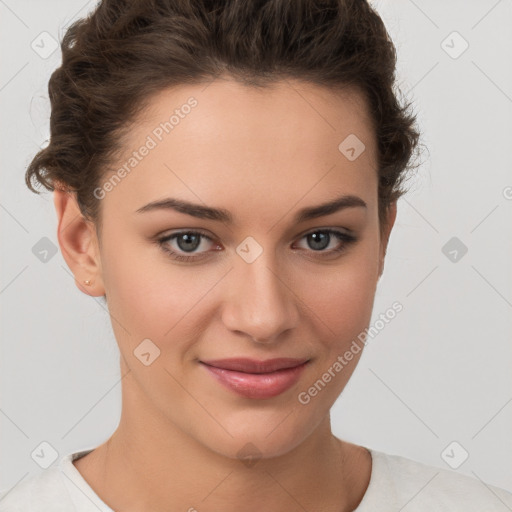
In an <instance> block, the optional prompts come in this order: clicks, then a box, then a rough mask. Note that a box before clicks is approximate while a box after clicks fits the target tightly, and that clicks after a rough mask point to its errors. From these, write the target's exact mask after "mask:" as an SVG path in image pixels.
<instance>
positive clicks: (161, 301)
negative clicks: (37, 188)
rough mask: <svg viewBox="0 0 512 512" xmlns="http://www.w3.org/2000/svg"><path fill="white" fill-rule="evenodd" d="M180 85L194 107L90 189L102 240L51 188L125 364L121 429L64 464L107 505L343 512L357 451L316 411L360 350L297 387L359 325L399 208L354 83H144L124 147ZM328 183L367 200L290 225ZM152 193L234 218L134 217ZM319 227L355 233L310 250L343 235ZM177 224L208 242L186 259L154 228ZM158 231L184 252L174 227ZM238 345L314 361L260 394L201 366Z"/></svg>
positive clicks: (351, 503)
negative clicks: (354, 144)
mask: <svg viewBox="0 0 512 512" xmlns="http://www.w3.org/2000/svg"><path fill="white" fill-rule="evenodd" d="M190 96H194V98H196V99H197V101H198V105H197V106H196V107H195V108H194V109H192V110H191V112H190V114H188V115H187V116H185V117H184V118H183V119H181V120H180V123H179V125H177V126H176V127H175V128H174V130H173V131H172V132H171V133H169V134H167V135H165V136H164V138H163V140H162V141H161V142H159V143H158V145H157V147H155V148H154V149H152V150H151V151H150V152H149V154H148V155H147V156H146V157H144V158H143V159H142V161H141V162H140V163H138V165H137V166H136V167H134V168H133V170H132V171H131V172H130V174H128V175H127V176H126V177H125V178H124V179H123V180H122V181H121V183H119V184H118V185H116V186H115V187H114V188H113V189H112V190H111V191H110V192H108V193H107V194H106V195H105V197H104V198H103V199H102V200H101V213H102V232H101V238H98V236H97V232H96V229H95V226H94V224H93V223H92V222H89V221H87V220H85V219H84V218H83V217H82V216H81V214H80V212H79V210H78V206H77V204H76V199H75V197H74V195H73V194H72V193H67V192H65V191H62V190H56V191H55V192H54V203H55V208H56V211H57V216H58V220H59V225H58V239H59V243H60V247H61V250H62V254H63V256H64V258H65V260H66V262H67V264H68V265H69V267H70V269H71V271H72V272H73V274H74V276H75V280H76V284H77V286H78V287H79V289H80V290H81V291H82V292H84V293H87V294H89V295H91V296H97V297H99V296H103V295H106V297H107V301H108V307H109V312H110V315H111V319H112V326H113V330H114V334H115V337H116V340H117V343H118V345H119V350H120V354H121V358H120V366H121V373H122V375H124V378H123V379H122V414H121V419H120V422H119V426H118V428H117V429H116V431H115V432H114V434H113V435H112V436H111V437H110V438H109V439H108V440H107V441H106V442H105V443H103V444H102V445H100V446H99V447H98V448H96V449H95V450H94V451H93V452H92V453H90V454H89V455H87V456H85V457H83V458H82V459H80V460H78V461H76V462H75V466H76V467H77V469H78V470H79V472H80V473H81V474H82V475H83V477H84V478H85V480H86V481H87V482H88V483H89V484H90V485H91V487H92V488H93V489H94V490H95V492H96V493H97V494H98V495H99V496H100V498H101V499H102V500H103V501H105V502H106V503H107V504H108V505H109V506H110V507H111V508H113V509H114V510H116V511H123V512H125V511H132V510H133V511H135V510H137V511H140V510H152V511H156V512H159V511H162V512H163V511H166V512H169V511H170V510H172V511H175V510H176V511H178V510H182V511H185V510H194V509H196V510H198V511H200V512H201V511H218V510H222V511H223V512H231V511H235V510H240V507H241V506H243V508H244V510H247V511H256V510H269V511H303V510H324V511H332V512H334V511H336V512H339V511H342V510H343V511H349V510H353V509H355V508H356V506H357V505H358V504H359V502H360V501H361V499H362V497H363V495H364V493H365V491H366V489H367V487H368V483H369V480H370V474H371V456H370V454H369V452H368V451H367V450H366V449H365V448H364V447H361V446H357V445H354V444H351V443H348V442H346V441H343V440H340V439H338V438H336V437H335V436H333V434H332V432H331V425H330V415H329V411H330V408H331V407H332V405H333V403H334V402H335V400H336V399H337V398H338V396H339V395H340V393H341V392H342V390H343V389H344V387H345V385H346V384H347V382H348V380H349V378H350V376H351V375H352V373H353V371H354V369H355V367H356V365H357V363H358V361H359V358H360V356H361V353H362V351H360V352H359V353H358V354H357V355H354V358H353V359H352V360H351V361H350V362H349V363H348V364H347V365H346V366H345V367H344V368H343V370H342V371H341V372H339V373H338V374H337V375H336V377H335V378H333V379H332V380H331V381H330V382H329V383H328V384H327V386H326V387H325V388H324V389H323V390H322V391H321V392H319V393H318V395H317V396H315V397H314V398H312V399H311V401H310V402H309V403H308V404H307V405H302V404H301V403H299V401H298V399H297V396H298V394H299V392H301V391H304V390H307V389H308V388H309V387H310V386H311V385H312V384H313V383H314V382H315V381H317V380H318V379H319V378H321V376H322V374H323V373H324V372H325V371H327V369H328V368H329V367H331V366H332V364H333V363H334V361H336V359H337V357H338V356H339V355H342V354H344V353H345V351H346V350H348V348H349V347H350V345H351V343H352V341H353V340H354V339H356V338H357V335H358V334H359V333H361V332H362V331H364V329H365V328H366V327H367V326H368V325H369V323H370V320H371V313H372V308H373V301H374V296H375V291H376V286H377V282H378V280H379V277H380V275H381V273H382V270H383V265H384V257H385V253H386V247H387V243H388V239H389V234H390V231H391V229H392V227H393V224H394V221H395V217H396V204H395V203H393V204H392V205H391V207H390V208H389V213H388V222H387V223H386V224H385V225H384V226H380V225H379V220H378V210H377V206H378V202H377V173H376V161H377V160H376V156H377V153H376V141H375V135H374V133H373V131H372V123H371V120H370V117H369V115H368V110H367V106H366V104H365V102H364V100H363V98H362V96H360V95H359V93H358V92H357V91H355V90H344V91H342V92H337V93H334V92H331V91H329V90H327V89H325V88H322V87H319V86H316V85H312V84H307V83H303V82H298V81H282V82H279V83H277V84H276V85H274V86H272V87H271V88H268V87H267V88H266V89H264V90H258V89H255V88H252V87H248V86H244V85H241V84H239V83H237V82H235V81H233V80H230V79H224V78H222V79H220V78H218V79H216V80H215V81H214V82H212V83H211V84H210V85H208V86H207V87H205V85H204V84H201V85H186V86H185V85H184V86H180V87H177V88H173V89H167V90H164V91H162V92H161V93H159V94H158V95H156V96H154V97H153V98H152V99H151V102H150V104H149V106H148V108H147V109H146V110H144V113H143V115H142V116H141V117H140V118H139V119H138V120H137V122H136V123H135V124H134V125H133V127H132V129H131V130H130V132H129V136H128V137H127V139H126V140H125V144H124V147H125V148H126V155H128V154H130V153H131V152H132V151H134V150H136V149H137V148H139V147H140V146H141V145H142V144H143V143H144V142H145V140H146V137H147V136H148V134H151V133H152V131H153V130H154V129H155V127H156V126H158V124H159V123H160V122H163V121H165V120H167V119H168V118H169V115H170V114H169V112H172V111H173V110H174V109H175V108H179V107H180V106H181V105H183V104H184V103H186V101H187V99H188V98H189V97H190ZM351 133H354V134H357V137H358V138H359V139H360V140H361V141H363V142H364V144H365V147H366V149H365V151H363V153H362V154H361V155H360V156H359V157H358V158H357V159H356V160H354V161H349V160H348V159H347V158H346V157H345V156H344V155H343V154H342V153H341V152H340V151H339V150H338V145H339V144H340V142H341V141H343V140H344V139H345V138H346V137H347V136H348V135H349V134H351ZM126 155H124V158H120V159H119V161H118V162H117V164H118V167H119V166H121V165H122V164H123V163H124V162H125V161H126ZM118 167H115V168H116V169H117V168H118ZM105 178H108V175H107V176H106V177H105ZM342 194H353V195H356V196H359V197H360V198H362V199H363V200H364V201H365V202H366V204H367V207H366V208H361V207H353V208H347V209H344V210H340V211H338V212H335V213H333V214H330V215H326V216H324V217H321V218H317V219H313V220H308V221H306V222H303V223H301V224H297V223H295V222H294V221H293V217H294V215H295V213H296V212H297V211H298V210H299V209H301V208H303V207H306V206H316V205H319V204H321V203H325V202H327V201H329V200H332V199H333V198H336V197H338V196H340V195H342ZM166 197H174V198H179V199H182V200H186V201H191V202H194V203H199V204H203V205H207V206H211V207H217V208H223V209H226V210H229V212H231V214H232V215H233V217H234V223H233V224H232V225H228V224H226V223H223V222H218V221H215V220H211V219H197V218H195V217H191V216H188V215H185V214H183V213H178V212H176V211H172V210H167V211H166V210H159V211H152V212H147V213H142V214H139V213H135V212H136V210H137V209H138V208H140V207H141V206H143V205H145V204H147V203H149V202H151V201H155V200H158V199H163V198H166ZM322 228H323V229H325V228H334V229H338V230H340V231H346V230H352V231H353V232H354V233H355V235H356V236H357V241H356V242H354V243H352V244H347V245H345V248H344V251H343V252H341V253H331V255H330V256H323V257H322V254H325V253H327V252H328V251H330V250H331V249H334V248H337V247H340V246H342V244H343V243H344V242H339V241H338V239H337V238H336V237H334V236H332V237H331V241H330V242H329V244H328V247H326V248H325V249H321V250H320V251H318V250H316V251H315V245H314V244H313V245H312V244H311V242H308V238H307V237H305V235H306V234H308V233H312V232H316V231H320V230H321V229H322ZM381 228H383V229H381ZM187 229H199V230H201V231H204V232H205V233H206V234H207V235H208V236H210V237H211V238H212V240H213V241H211V242H210V241H208V240H207V239H202V242H201V245H200V246H199V247H198V248H197V249H195V252H193V254H195V255H198V254H199V255H200V256H201V255H202V257H203V259H199V260H198V261H196V262H193V263H187V262H180V261H175V260H173V259H172V257H171V256H169V255H168V254H166V253H165V252H164V251H163V249H162V248H161V247H159V246H158V244H157V243H155V242H154V239H155V237H156V236H157V235H161V236H164V235H168V234H172V233H176V232H178V231H183V230H187ZM248 236H251V237H253V238H254V239H255V240H256V241H257V242H258V244H259V245H260V246H261V247H262V248H263V252H262V254H261V255H260V256H259V257H258V258H257V259H256V260H255V261H253V262H252V263H248V262H247V261H245V260H244V259H243V258H241V257H240V256H239V255H238V254H237V252H236V248H237V247H238V246H239V244H240V243H241V242H242V241H243V240H244V239H245V238H246V237H248ZM181 240H183V239H181ZM167 245H168V246H170V247H171V248H172V249H173V250H175V251H177V252H179V253H181V254H185V255H186V254H187V252H185V250H183V249H182V248H183V247H185V248H186V245H183V244H182V245H181V246H180V245H179V244H178V239H174V240H172V241H168V242H167ZM326 245H327V244H326ZM215 248H217V250H215ZM180 249H181V250H180ZM205 256H206V257H205ZM85 279H90V280H91V281H92V284H91V286H85V285H84V284H82V283H83V281H84V280H85ZM146 338H149V339H150V340H152V342H153V343H154V344H155V345H156V346H158V348H159V349H160V356H159V357H158V358H156V359H155V360H154V361H153V362H152V363H151V364H150V365H149V366H145V365H144V364H142V363H141V361H140V360H139V359H138V358H137V357H136V356H135V355H134V354H133V351H134V350H135V349H136V347H137V346H138V345H139V344H140V343H141V341H142V340H144V339H146ZM235 356H240V357H250V358H255V359H262V360H265V359H270V358H275V357H307V358H309V359H310V360H311V361H310V363H309V365H308V366H307V367H306V369H305V370H304V372H303V373H302V375H301V378H300V380H299V382H298V383H297V384H296V385H295V386H293V387H292V388H291V389H289V390H287V391H285V392H284V393H282V394H281V395H278V396H276V397H274V398H271V399H262V400H257V399H250V398H245V397H242V396H240V395H238V394H236V393H234V392H233V391H231V390H229V389H226V388H225V387H224V386H222V385H221V384H219V383H218V382H217V381H216V380H215V379H214V378H213V377H212V376H211V375H210V374H209V372H207V371H206V370H205V369H204V366H202V365H201V364H200V363H199V360H207V359H216V358H224V357H235ZM247 443H252V445H254V446H255V447H256V448H257V450H258V452H259V454H260V457H261V458H259V459H258V460H257V461H256V463H255V464H254V465H252V466H249V465H247V464H245V463H244V462H243V461H242V460H241V459H240V458H239V457H238V456H237V453H238V451H239V450H240V449H241V448H243V447H244V446H246V445H247Z"/></svg>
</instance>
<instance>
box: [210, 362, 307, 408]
mask: <svg viewBox="0 0 512 512" xmlns="http://www.w3.org/2000/svg"><path fill="white" fill-rule="evenodd" d="M309 362H310V360H309V359H293V358H279V359H269V360H266V361H258V360H255V359H246V358H233V359H216V360H211V361H200V363H201V365H202V366H203V367H204V368H205V369H206V370H207V371H208V373H209V374H210V375H212V376H213V377H214V378H215V379H216V380H217V382H219V383H220V384H222V385H223V386H225V387H226V388H228V389H230V390H231V391H233V392H235V393H237V394H239V395H242V396H244V397H246V398H252V399H260V400H263V399H269V398H273V397H275V396H277V395H280V394H281V393H284V392H285V391H286V390H288V389H290V388H291V387H292V386H293V385H294V384H296V383H297V381H298V380H299V378H300V376H301V374H302V372H303V370H304V369H305V367H306V366H307V365H308V363H309Z"/></svg>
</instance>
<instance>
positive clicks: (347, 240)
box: [157, 228, 357, 261]
mask: <svg viewBox="0 0 512 512" xmlns="http://www.w3.org/2000/svg"><path fill="white" fill-rule="evenodd" d="M314 233H328V234H330V235H334V236H335V237H336V238H337V239H338V240H340V241H342V242H344V243H343V244H342V246H341V248H339V249H331V250H330V251H324V250H320V251H313V250H310V252H316V253H318V254H322V255H325V254H335V253H342V252H344V251H345V250H346V249H347V246H349V245H351V244H353V243H355V242H356V241H357V237H356V236H354V235H350V234H348V233H344V232H343V231H338V230H335V229H331V228H325V229H316V230H314V231H310V232H309V233H306V234H304V235H302V237H301V238H300V240H302V239H303V238H306V237H307V236H309V235H312V234H314ZM182 235H200V236H201V237H203V238H206V239H207V240H209V241H211V242H213V239H212V238H211V237H209V236H208V235H206V234H205V233H202V232H201V231H180V232H178V233H173V234H172V235H167V236H165V237H162V238H159V239H158V240H157V243H158V245H159V246H160V248H161V249H162V250H163V251H164V252H165V253H167V254H169V255H170V256H171V257H172V258H173V259H176V260H178V261H198V260H200V259H203V258H204V257H203V256H183V255H182V254H179V253H177V252H176V251H173V250H172V249H169V246H168V245H167V242H169V241H170V240H174V239H175V238H178V237H179V236H182ZM201 254H204V253H201ZM320 257H322V256H320Z"/></svg>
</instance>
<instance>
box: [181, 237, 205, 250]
mask: <svg viewBox="0 0 512 512" xmlns="http://www.w3.org/2000/svg"><path fill="white" fill-rule="evenodd" d="M182 240H184V241H185V243H181V241H182ZM199 243H200V238H199V237H198V236H197V235H194V234H191V233H183V234H182V235H180V236H179V237H178V246H179V248H180V249H181V250H183V251H193V250H194V249H197V247H198V246H199Z"/></svg>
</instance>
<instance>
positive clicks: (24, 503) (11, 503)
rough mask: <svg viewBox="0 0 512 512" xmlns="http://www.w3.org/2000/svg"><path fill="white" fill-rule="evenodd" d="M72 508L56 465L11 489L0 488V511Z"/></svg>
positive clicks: (33, 511) (57, 510)
mask: <svg viewBox="0 0 512 512" xmlns="http://www.w3.org/2000/svg"><path fill="white" fill-rule="evenodd" d="M73 509H74V507H73V503H72V501H71V499H70V496H69V492H68V490H67V488H66V486H65V484H64V482H63V475H62V473H61V471H60V469H59V468H58V467H54V466H52V467H50V468H48V469H45V470H44V471H42V472H41V473H38V474H37V475H32V476H29V477H28V478H26V479H24V480H22V481H21V482H19V483H18V484H17V485H15V486H14V487H12V488H11V489H2V490H0V512H46V511H48V512H49V511H50V510H51V511H52V512H61V511H62V512H64V511H70V510H73Z"/></svg>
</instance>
